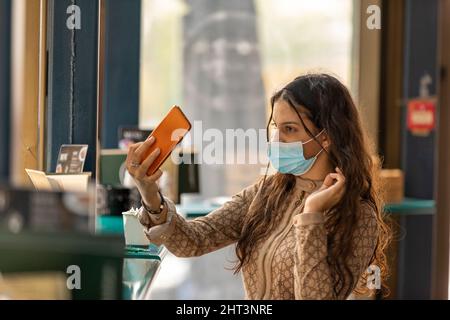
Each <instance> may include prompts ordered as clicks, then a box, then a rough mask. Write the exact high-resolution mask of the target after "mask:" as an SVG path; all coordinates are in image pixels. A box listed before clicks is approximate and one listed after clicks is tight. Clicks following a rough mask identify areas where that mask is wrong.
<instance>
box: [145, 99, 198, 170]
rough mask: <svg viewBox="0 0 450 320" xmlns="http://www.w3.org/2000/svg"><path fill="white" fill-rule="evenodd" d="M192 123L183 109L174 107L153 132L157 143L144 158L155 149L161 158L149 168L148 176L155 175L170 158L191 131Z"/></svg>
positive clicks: (152, 134)
mask: <svg viewBox="0 0 450 320" xmlns="http://www.w3.org/2000/svg"><path fill="white" fill-rule="evenodd" d="M191 127H192V126H191V123H190V122H189V120H188V118H187V117H186V116H185V115H184V113H183V111H181V108H180V107H178V106H173V107H172V109H170V111H169V113H168V114H167V115H166V116H165V117H164V119H163V120H162V121H161V122H160V123H159V124H158V126H157V127H156V128H155V130H153V132H152V133H151V135H150V137H155V138H156V141H155V142H154V143H153V145H152V146H151V147H150V149H149V150H148V152H147V154H146V155H145V156H144V159H146V158H147V157H148V156H149V155H150V154H151V153H152V152H153V151H154V150H155V149H157V148H159V149H160V151H161V152H160V154H159V156H158V157H157V158H156V159H155V161H154V162H153V163H152V165H151V166H150V168H148V171H147V174H148V175H149V176H151V175H152V174H154V173H155V172H156V171H157V170H158V169H159V168H160V167H161V166H162V165H163V163H164V162H165V161H166V159H167V158H168V157H169V156H170V154H171V153H172V151H173V149H175V147H176V146H177V144H179V143H180V142H181V140H183V138H184V136H185V135H186V134H187V133H188V132H189V131H190V130H191Z"/></svg>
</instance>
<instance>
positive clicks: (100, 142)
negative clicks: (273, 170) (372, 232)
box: [0, 0, 450, 299]
mask: <svg viewBox="0 0 450 320" xmlns="http://www.w3.org/2000/svg"><path fill="white" fill-rule="evenodd" d="M449 30H450V1H449V0H389V1H388V0H316V1H306V0H277V1H275V0H98V1H93V0H0V182H1V184H0V185H1V188H0V296H2V297H5V298H21V297H22V298H55V299H56V298H69V299H70V298H74V299H76V298H80V297H81V298H86V297H87V298H94V299H97V298H120V299H122V298H123V299H242V298H243V297H244V293H243V288H242V284H241V278H240V275H237V276H234V275H233V274H232V272H231V271H229V270H228V268H230V267H231V266H232V262H233V261H234V260H235V259H236V257H235V254H234V247H233V246H230V247H227V248H225V249H222V250H219V251H217V252H214V253H212V254H209V255H207V256H204V257H198V258H193V259H178V258H175V257H174V256H172V255H171V254H170V253H168V252H166V251H165V250H164V248H161V247H156V246H150V247H146V246H144V248H142V243H140V245H141V247H139V248H137V247H136V243H131V242H129V239H128V238H127V237H126V234H125V235H124V232H125V233H126V232H127V226H126V225H125V230H124V222H123V220H122V213H123V212H128V213H129V212H130V209H133V208H136V207H138V206H139V201H140V197H139V194H138V193H137V192H136V189H135V186H134V185H133V183H132V181H131V179H130V177H129V175H128V174H127V172H126V170H125V166H124V160H125V157H126V152H127V149H128V146H129V145H130V144H131V143H134V142H138V141H142V140H144V139H146V138H147V136H148V135H149V134H150V133H151V132H152V130H153V129H154V128H155V126H156V125H157V124H158V123H159V122H160V121H161V120H162V118H163V117H164V116H165V114H166V113H167V112H168V111H169V109H170V108H171V107H172V106H173V105H180V106H181V107H182V109H183V111H184V112H185V113H186V115H187V116H188V118H189V119H190V120H191V122H192V123H194V121H201V125H202V129H203V130H206V129H215V130H218V132H221V133H223V134H224V135H225V131H226V130H227V129H243V130H248V129H257V130H259V129H265V126H266V121H267V119H268V116H269V113H268V112H269V108H270V106H269V99H270V96H271V95H272V94H273V93H274V92H275V91H276V90H277V89H280V88H281V87H283V86H284V85H285V84H287V83H288V82H289V81H291V80H292V79H294V78H295V77H296V76H298V75H301V74H303V73H307V72H327V73H331V74H333V75H335V76H336V77H338V78H339V79H340V80H341V81H342V82H343V83H344V84H345V85H346V86H347V87H348V88H349V89H350V91H351V93H352V95H353V98H354V99H355V101H356V103H357V106H358V108H359V109H360V111H361V114H362V117H363V121H364V125H365V127H366V129H367V131H368V132H369V135H370V137H371V138H372V140H373V141H374V144H375V146H376V150H377V151H378V154H379V155H380V156H381V158H382V161H383V162H382V167H383V170H382V172H381V175H382V177H383V183H384V185H385V196H386V206H385V210H386V212H387V213H388V215H389V216H390V217H391V218H392V220H393V228H394V230H395V239H394V242H393V244H392V246H391V248H390V250H389V261H390V266H391V269H392V275H391V277H390V278H389V286H390V287H391V294H390V295H389V297H388V299H432V298H437V299H448V296H449V277H448V275H449V252H450V248H449V242H450V234H449V226H450V219H449V217H450V200H448V199H449V198H448V192H449V190H450V166H449V164H450V131H449V128H448V124H449V123H450V100H449V92H450V91H449V89H450V84H449V82H448V66H449V63H450V47H449V43H450V31H449ZM205 145H206V144H204V142H200V143H199V142H198V141H196V140H195V139H193V137H190V138H188V139H186V140H185V141H184V143H183V144H181V145H180V146H179V147H178V148H177V149H176V150H175V151H174V152H175V153H176V154H177V155H179V156H185V155H188V156H189V157H192V159H195V158H196V157H197V156H198V153H199V152H200V150H202V148H204V147H205ZM222 151H223V152H224V154H233V155H235V154H236V153H237V154H238V155H240V154H244V155H248V154H249V153H252V152H260V151H261V150H253V149H251V148H250V147H249V146H243V147H242V148H237V149H235V148H234V146H232V147H231V148H230V147H228V146H225V147H224V149H223V150H222ZM261 168H262V166H261V165H259V164H257V165H255V164H191V165H187V164H182V165H175V164H173V163H172V162H171V161H167V162H166V163H165V164H164V167H163V169H164V176H163V178H162V179H161V183H160V185H161V188H162V189H163V191H164V193H165V194H166V195H168V196H169V197H170V198H172V199H173V200H174V201H175V202H176V203H177V208H178V211H179V212H180V213H181V214H183V215H185V217H186V218H187V219H195V218H196V217H199V216H203V215H205V214H208V213H209V212H211V211H212V210H214V209H215V208H217V207H218V206H220V205H221V204H222V203H223V202H224V201H226V200H227V199H229V197H230V196H231V195H233V194H235V193H237V192H239V191H240V190H242V189H243V188H244V187H246V186H248V185H250V184H251V183H253V182H255V181H256V180H257V179H258V178H259V177H260V175H261ZM26 169H28V170H26ZM56 172H58V173H56ZM130 216H132V213H131V214H130ZM80 239H83V240H80ZM130 241H131V240H130ZM56 243H57V244H58V245H56ZM130 244H131V246H130ZM124 246H125V250H124ZM36 256H40V257H44V258H43V259H37V260H39V261H36V258H35V257H36ZM5 257H12V258H11V259H5ZM31 262H33V263H31ZM70 265H80V266H81V267H82V269H89V274H90V275H89V276H88V277H87V278H82V282H83V286H82V288H88V289H82V290H79V291H73V290H69V289H66V287H65V281H66V278H67V275H68V272H67V266H70ZM105 275H107V276H105ZM93 279H100V280H98V281H94V280H93ZM43 288H45V290H44V289H43Z"/></svg>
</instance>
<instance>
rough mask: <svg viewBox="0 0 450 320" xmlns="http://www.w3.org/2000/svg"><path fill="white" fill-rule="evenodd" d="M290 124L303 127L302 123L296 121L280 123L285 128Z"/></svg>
mask: <svg viewBox="0 0 450 320" xmlns="http://www.w3.org/2000/svg"><path fill="white" fill-rule="evenodd" d="M289 124H296V125H298V126H300V125H301V123H300V122H295V121H286V122H282V123H280V125H281V126H283V125H284V126H285V125H289Z"/></svg>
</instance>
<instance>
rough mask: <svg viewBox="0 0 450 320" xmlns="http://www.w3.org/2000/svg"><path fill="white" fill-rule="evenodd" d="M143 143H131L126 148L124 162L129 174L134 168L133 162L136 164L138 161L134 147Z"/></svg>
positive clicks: (136, 147)
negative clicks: (126, 152)
mask: <svg viewBox="0 0 450 320" xmlns="http://www.w3.org/2000/svg"><path fill="white" fill-rule="evenodd" d="M142 144H143V142H139V143H135V144H133V145H131V146H130V147H129V148H128V154H127V159H126V164H127V170H128V172H130V173H131V174H132V173H133V172H134V170H135V169H136V168H135V167H134V166H133V164H135V163H136V164H138V163H140V162H141V161H140V159H138V158H136V156H135V154H134V152H135V151H136V149H138V148H139V147H140V146H141V145H142Z"/></svg>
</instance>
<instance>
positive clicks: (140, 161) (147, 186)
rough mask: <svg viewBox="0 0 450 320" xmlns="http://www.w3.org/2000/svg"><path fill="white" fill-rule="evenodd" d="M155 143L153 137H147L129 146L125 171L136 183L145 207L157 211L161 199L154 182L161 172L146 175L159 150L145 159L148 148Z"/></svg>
mask: <svg viewBox="0 0 450 320" xmlns="http://www.w3.org/2000/svg"><path fill="white" fill-rule="evenodd" d="M154 143H155V138H154V137H149V138H148V139H147V140H145V141H144V142H139V143H136V144H133V145H131V146H130V148H129V150H128V155H127V160H126V164H127V170H128V172H129V173H130V175H131V176H132V177H133V180H134V181H135V182H136V186H137V188H138V190H139V193H140V194H141V197H142V201H143V202H144V204H145V206H146V207H148V208H151V209H153V210H157V209H158V208H159V207H160V205H161V198H160V196H159V194H158V185H157V184H156V182H157V181H158V179H159V178H161V176H162V171H161V170H157V171H156V172H155V173H154V174H153V175H151V176H149V175H147V171H148V168H149V167H150V166H151V165H152V163H153V162H154V161H155V160H156V158H157V157H158V155H159V154H160V152H161V151H160V150H159V148H157V149H155V150H154V151H153V152H152V153H151V154H150V155H149V156H148V157H147V158H146V159H144V157H145V155H146V154H147V153H148V150H149V149H150V147H151V146H152V145H153V144H154Z"/></svg>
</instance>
